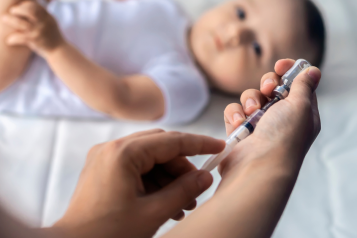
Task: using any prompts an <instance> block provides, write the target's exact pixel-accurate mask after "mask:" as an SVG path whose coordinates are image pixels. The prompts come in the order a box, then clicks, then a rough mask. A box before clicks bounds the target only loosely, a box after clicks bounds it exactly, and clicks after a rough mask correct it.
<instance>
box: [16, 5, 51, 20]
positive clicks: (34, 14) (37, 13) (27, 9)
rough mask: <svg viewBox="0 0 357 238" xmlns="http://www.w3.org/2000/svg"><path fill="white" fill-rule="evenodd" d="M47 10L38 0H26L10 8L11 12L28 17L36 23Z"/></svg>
mask: <svg viewBox="0 0 357 238" xmlns="http://www.w3.org/2000/svg"><path fill="white" fill-rule="evenodd" d="M45 12H46V10H45V9H44V8H43V7H42V6H41V5H40V4H38V3H37V2H36V1H25V2H21V3H20V4H18V5H15V6H13V7H11V8H10V13H11V14H13V15H15V16H19V17H24V18H27V19H28V20H29V21H31V22H33V23H36V22H37V21H38V19H39V18H41V17H42V16H43V15H44V13H45Z"/></svg>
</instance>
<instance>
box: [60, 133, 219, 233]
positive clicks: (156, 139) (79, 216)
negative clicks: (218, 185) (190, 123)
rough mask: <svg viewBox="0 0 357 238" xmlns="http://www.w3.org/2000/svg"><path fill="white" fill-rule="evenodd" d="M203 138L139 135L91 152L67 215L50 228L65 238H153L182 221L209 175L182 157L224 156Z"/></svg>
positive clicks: (216, 143)
mask: <svg viewBox="0 0 357 238" xmlns="http://www.w3.org/2000/svg"><path fill="white" fill-rule="evenodd" d="M223 148H224V142H223V141H220V140H216V139H212V138H209V137H204V136H196V135H189V134H182V133H178V132H169V133H166V132H164V131H162V130H153V131H147V132H141V133H137V134H134V135H131V136H129V137H126V138H123V139H120V140H116V141H113V142H108V143H105V144H102V145H98V146H96V147H94V148H93V149H92V150H91V151H90V152H89V155H88V159H87V163H86V165H85V168H84V170H83V172H82V174H81V177H80V179H79V182H78V186H77V189H76V191H75V193H74V196H73V198H72V201H71V204H70V206H69V209H68V211H67V212H66V214H65V216H64V217H63V218H62V219H61V220H60V221H59V222H58V223H57V224H56V225H55V226H54V227H55V228H58V229H61V230H63V231H64V232H65V233H66V234H67V235H69V237H76V238H80V237H135V238H140V237H152V236H153V235H154V234H155V233H156V231H157V230H158V229H159V227H160V226H161V225H162V224H164V223H165V222H166V221H167V220H168V219H170V218H175V219H183V217H184V213H183V211H182V210H192V209H194V208H195V206H196V201H195V199H196V198H197V197H198V196H199V195H200V194H201V193H202V192H204V191H205V190H206V189H207V188H209V187H210V185H211V183H212V176H211V175H210V174H209V173H208V172H206V171H198V170H197V169H196V168H195V167H194V166H193V165H192V164H191V163H190V162H189V161H188V160H187V159H186V156H193V155H197V154H212V153H218V152H220V151H222V150H223Z"/></svg>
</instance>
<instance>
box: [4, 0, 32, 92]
mask: <svg viewBox="0 0 357 238" xmlns="http://www.w3.org/2000/svg"><path fill="white" fill-rule="evenodd" d="M20 2H23V0H0V16H1V17H3V16H4V15H5V14H6V13H7V12H8V10H9V8H10V7H11V6H13V5H15V4H18V3H20ZM14 32H15V30H14V28H12V27H10V26H8V25H7V24H5V22H4V21H0V92H1V91H2V90H4V89H5V88H6V87H8V86H9V85H11V84H12V83H13V82H14V81H15V80H16V79H17V78H18V77H19V76H21V74H22V73H23V71H24V70H25V68H26V65H27V63H28V60H29V58H30V56H31V50H30V49H29V48H28V47H23V46H16V47H12V46H9V45H7V44H6V40H7V37H8V36H9V35H10V34H12V33H14Z"/></svg>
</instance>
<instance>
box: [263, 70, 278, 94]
mask: <svg viewBox="0 0 357 238" xmlns="http://www.w3.org/2000/svg"><path fill="white" fill-rule="evenodd" d="M280 80H281V77H280V76H279V75H277V74H276V73H267V74H265V75H264V76H263V77H262V80H261V86H260V91H261V93H262V94H263V95H264V96H266V97H271V96H272V95H271V94H272V92H273V91H274V89H275V88H276V87H277V86H278V85H279V84H280Z"/></svg>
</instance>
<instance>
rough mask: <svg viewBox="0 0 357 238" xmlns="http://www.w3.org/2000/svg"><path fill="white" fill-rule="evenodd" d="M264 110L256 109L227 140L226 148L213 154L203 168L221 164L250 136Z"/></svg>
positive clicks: (207, 168) (208, 168)
mask: <svg viewBox="0 0 357 238" xmlns="http://www.w3.org/2000/svg"><path fill="white" fill-rule="evenodd" d="M264 113H265V112H264V111H263V110H256V111H255V112H254V113H253V114H252V115H251V116H250V117H249V118H248V119H247V120H246V121H245V122H244V123H243V124H242V125H241V126H239V127H238V128H237V129H236V130H235V131H234V132H233V133H232V134H231V135H230V136H229V137H228V139H227V140H226V148H225V149H224V151H223V152H221V153H220V154H218V155H213V156H211V158H209V159H208V160H207V162H206V163H205V164H204V165H203V167H202V169H203V170H207V171H211V170H213V169H214V168H215V167H217V165H219V164H220V163H221V162H222V161H223V160H224V159H225V158H226V157H227V156H228V155H229V154H230V153H231V152H232V150H233V148H234V147H235V146H236V145H237V144H238V143H239V142H240V141H242V140H244V139H245V138H247V137H248V136H250V135H251V134H252V133H253V132H254V129H255V128H256V127H257V124H258V122H259V120H260V119H261V118H262V116H263V115H264Z"/></svg>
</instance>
